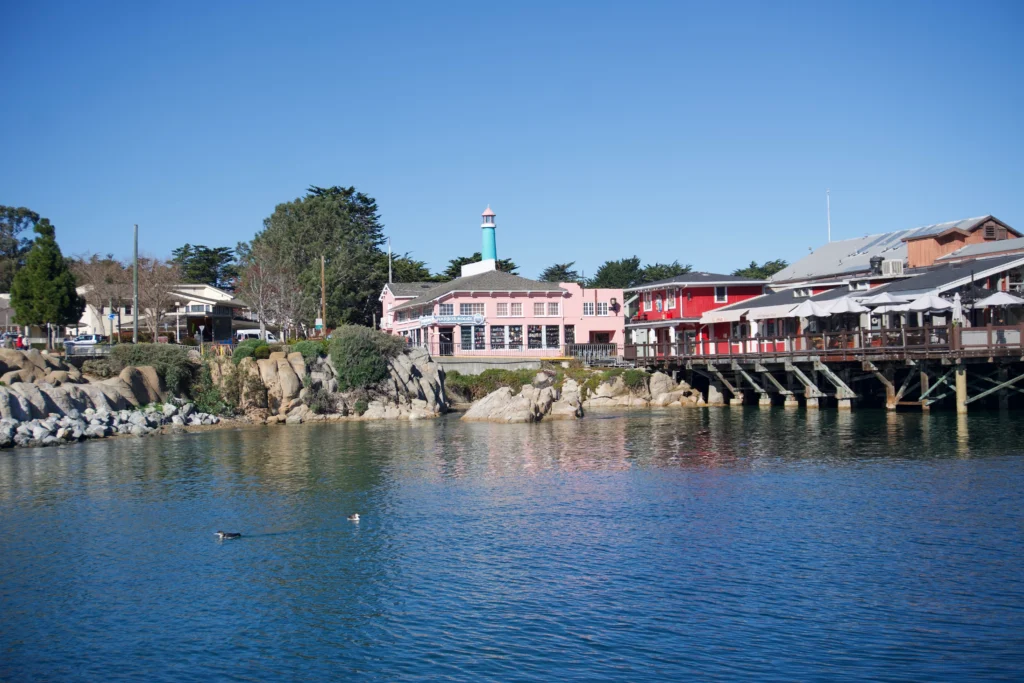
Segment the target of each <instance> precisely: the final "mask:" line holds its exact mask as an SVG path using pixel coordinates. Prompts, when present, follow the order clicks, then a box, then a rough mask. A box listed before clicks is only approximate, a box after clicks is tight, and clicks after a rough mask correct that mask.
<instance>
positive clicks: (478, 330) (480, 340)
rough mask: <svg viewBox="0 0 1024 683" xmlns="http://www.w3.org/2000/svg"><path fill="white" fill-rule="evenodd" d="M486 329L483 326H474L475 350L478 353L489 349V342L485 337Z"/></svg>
mask: <svg viewBox="0 0 1024 683" xmlns="http://www.w3.org/2000/svg"><path fill="white" fill-rule="evenodd" d="M486 329H487V328H485V327H484V326H483V325H474V326H473V348H474V349H476V350H477V351H483V350H484V349H486V348H487V341H486V337H485V336H484V334H485V333H486Z"/></svg>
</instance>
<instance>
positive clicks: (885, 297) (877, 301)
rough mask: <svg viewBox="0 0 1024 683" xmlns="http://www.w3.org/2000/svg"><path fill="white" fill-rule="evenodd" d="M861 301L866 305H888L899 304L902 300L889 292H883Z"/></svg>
mask: <svg viewBox="0 0 1024 683" xmlns="http://www.w3.org/2000/svg"><path fill="white" fill-rule="evenodd" d="M860 302H861V303H862V304H864V305H865V306H888V305H889V304H898V303H899V302H900V301H899V299H897V298H896V297H894V296H893V295H892V294H890V293H889V292H881V293H879V294H875V295H874V296H869V297H868V298H866V299H861V300H860Z"/></svg>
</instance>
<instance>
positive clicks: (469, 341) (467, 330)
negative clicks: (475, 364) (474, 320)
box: [459, 325, 473, 351]
mask: <svg viewBox="0 0 1024 683" xmlns="http://www.w3.org/2000/svg"><path fill="white" fill-rule="evenodd" d="M459 329H460V330H461V331H462V350H463V351H465V350H468V349H472V348H473V326H472V325H460V326H459Z"/></svg>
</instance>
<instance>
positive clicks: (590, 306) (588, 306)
mask: <svg viewBox="0 0 1024 683" xmlns="http://www.w3.org/2000/svg"><path fill="white" fill-rule="evenodd" d="M583 315H594V302H593V301H584V302H583Z"/></svg>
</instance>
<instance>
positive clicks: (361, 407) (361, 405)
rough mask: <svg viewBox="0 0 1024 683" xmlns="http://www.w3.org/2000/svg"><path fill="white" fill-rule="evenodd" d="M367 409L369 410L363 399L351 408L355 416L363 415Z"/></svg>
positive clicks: (368, 405)
mask: <svg viewBox="0 0 1024 683" xmlns="http://www.w3.org/2000/svg"><path fill="white" fill-rule="evenodd" d="M369 409H370V404H368V403H367V402H366V401H364V400H363V399H359V400H358V401H356V403H355V405H354V406H352V410H354V411H355V413H356V415H362V414H363V413H365V412H366V411H367V410H369Z"/></svg>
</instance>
